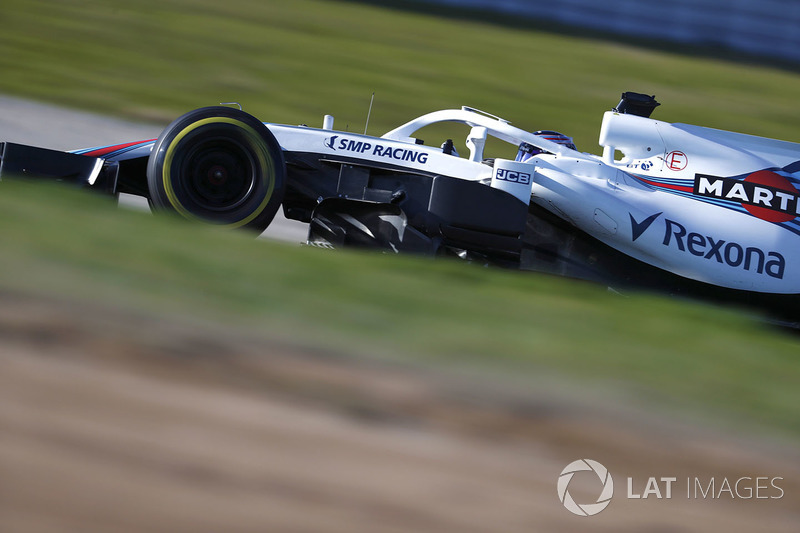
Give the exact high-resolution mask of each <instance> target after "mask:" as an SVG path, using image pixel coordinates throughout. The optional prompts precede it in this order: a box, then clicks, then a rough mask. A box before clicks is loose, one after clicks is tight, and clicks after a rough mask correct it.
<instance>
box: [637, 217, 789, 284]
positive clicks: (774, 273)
mask: <svg viewBox="0 0 800 533" xmlns="http://www.w3.org/2000/svg"><path fill="white" fill-rule="evenodd" d="M628 214H629V215H630V217H631V238H632V240H633V241H636V239H638V238H639V237H641V236H642V234H643V233H644V232H645V231H647V229H648V228H649V227H650V226H651V225H652V224H653V222H655V221H656V220H657V219H658V217H660V216H661V213H656V214H654V215H650V216H649V217H647V218H646V219H644V220H643V221H641V222H639V221H637V220H636V219H635V218H634V217H633V215H632V214H630V213H628ZM661 244H663V245H664V246H667V247H671V248H674V249H677V250H678V251H680V252H683V253H688V254H691V255H693V256H695V257H701V258H703V259H706V260H708V261H716V262H717V263H720V264H723V265H727V266H729V267H731V268H740V269H742V270H746V271H748V272H755V273H756V274H760V275H767V276H770V277H772V278H777V279H783V275H784V273H785V272H786V258H784V257H783V255H781V254H780V253H779V252H775V251H765V250H762V249H761V248H758V247H756V246H743V245H741V244H739V243H736V242H733V241H725V240H724V239H718V238H715V237H713V236H711V235H703V234H702V233H697V232H693V231H689V230H687V229H686V227H685V226H683V225H682V224H680V223H679V222H675V221H674V220H669V219H667V218H665V219H664V239H663V240H662V242H661Z"/></svg>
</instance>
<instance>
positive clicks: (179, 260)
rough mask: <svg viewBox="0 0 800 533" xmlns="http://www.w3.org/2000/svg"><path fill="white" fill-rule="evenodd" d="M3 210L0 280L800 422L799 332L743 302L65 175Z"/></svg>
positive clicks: (316, 341)
mask: <svg viewBox="0 0 800 533" xmlns="http://www.w3.org/2000/svg"><path fill="white" fill-rule="evenodd" d="M0 224H2V226H3V228H4V231H3V232H2V234H0V250H2V252H0V253H2V257H3V265H4V268H3V269H2V271H0V286H2V287H4V289H5V290H6V291H12V292H13V291H25V292H30V293H33V294H39V295H50V296H55V297H61V298H71V299H75V300H76V301H90V302H95V303H102V304H106V305H109V306H112V307H122V308H130V309H134V310H138V311H142V312H146V313H149V314H155V316H159V315H164V316H169V315H183V316H192V317H195V318H196V319H198V320H202V321H210V322H213V323H217V324H227V325H228V326H230V327H234V328H245V329H252V330H254V331H258V333H259V335H262V336H264V338H266V339H271V340H272V341H274V342H277V343H278V344H279V345H288V346H294V347H297V348H301V349H305V350H311V351H314V352H318V351H321V352H323V353H330V354H341V355H347V356H349V357H356V358H366V359H376V358H377V359H382V360H394V361H405V362H408V363H414V364H424V365H427V366H432V367H450V368H460V369H462V370H465V369H471V370H469V371H470V372H476V371H477V372H481V373H484V374H485V375H486V378H487V379H495V378H497V377H498V376H499V377H502V376H505V377H506V378H508V379H512V378H513V380H517V381H519V383H520V384H522V385H525V384H526V383H527V384H528V385H527V386H539V385H544V384H545V383H546V382H547V381H548V380H556V381H555V382H556V383H558V382H563V383H565V384H566V383H577V384H583V385H581V386H582V387H584V386H587V385H588V386H590V387H596V388H597V390H599V391H604V390H605V391H606V392H613V395H618V396H619V398H620V399H622V398H627V399H628V400H630V399H635V401H636V402H637V403H638V402H643V405H647V406H649V407H652V408H653V409H654V410H656V411H658V410H664V411H665V412H669V411H671V410H673V409H676V410H679V411H684V410H686V411H687V412H694V413H695V414H698V415H699V416H700V419H701V420H702V419H703V417H704V416H705V417H707V416H710V415H713V416H717V415H719V414H722V415H724V417H723V418H726V419H727V420H728V422H729V423H743V424H746V425H752V426H753V427H770V428H772V430H776V431H777V432H780V433H787V434H794V435H798V433H800V425H798V421H799V420H800V411H799V410H800V401H798V399H800V398H798V396H799V395H800V391H799V390H798V389H797V387H796V384H797V383H798V381H799V380H800V363H799V362H798V359H797V353H798V351H797V350H798V341H797V338H796V337H794V336H791V335H786V334H784V333H781V332H780V331H778V330H775V329H773V328H769V327H767V326H765V325H764V324H763V323H760V322H758V321H756V320H753V319H752V318H751V317H749V316H748V315H745V314H740V313H736V312H731V311H725V310H721V309H718V308H715V307H712V306H709V305H700V304H696V303H691V302H681V301H671V300H669V299H666V298H660V297H657V296H647V295H633V296H626V297H622V296H619V295H615V294H611V293H608V292H606V291H605V290H604V289H603V288H602V287H597V286H593V285H590V284H586V283H582V282H573V281H570V280H566V279H560V278H552V277H549V276H539V275H534V274H530V273H522V272H508V271H499V270H492V269H485V268H482V267H478V266H473V265H468V264H462V263H460V262H455V261H448V260H435V261H434V260H429V259H420V258H415V257H405V256H394V255H391V256H387V255H380V254H373V253H363V252H352V251H336V252H330V251H325V250H318V249H313V248H298V247H297V246H293V245H287V244H281V243H275V242H270V241H263V240H258V241H253V240H252V238H251V237H250V236H249V235H240V234H238V233H233V234H231V233H226V232H221V231H219V230H217V229H215V228H207V227H199V226H194V225H191V224H188V223H182V222H179V221H173V220H171V219H162V218H161V217H152V216H150V215H148V214H143V213H139V212H132V211H128V210H118V209H116V207H115V206H113V205H112V203H111V202H108V201H107V200H104V199H98V198H95V197H93V196H89V195H86V194H81V193H78V192H77V191H72V190H67V189H62V188H61V187H47V186H32V185H30V184H20V183H14V182H4V183H3V194H2V195H0ZM492 376H494V378H492ZM692 416H694V415H692Z"/></svg>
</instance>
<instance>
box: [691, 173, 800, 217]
mask: <svg viewBox="0 0 800 533" xmlns="http://www.w3.org/2000/svg"><path fill="white" fill-rule="evenodd" d="M694 194H696V195H697V196H703V197H706V198H716V199H720V200H730V201H732V202H737V203H739V204H741V206H742V207H744V208H745V209H746V210H747V212H748V213H750V214H751V215H753V216H754V217H758V218H760V219H762V220H767V221H769V222H776V223H780V222H789V221H790V220H794V219H795V218H796V217H797V216H798V215H800V192H798V190H797V189H796V188H795V187H794V185H792V183H791V182H790V181H789V180H788V179H786V177H784V176H781V175H780V174H777V173H775V172H772V171H771V170H759V171H758V172H753V173H752V174H750V175H749V176H747V177H746V178H744V179H743V180H741V179H737V178H722V177H718V176H709V175H706V174H697V175H695V179H694Z"/></svg>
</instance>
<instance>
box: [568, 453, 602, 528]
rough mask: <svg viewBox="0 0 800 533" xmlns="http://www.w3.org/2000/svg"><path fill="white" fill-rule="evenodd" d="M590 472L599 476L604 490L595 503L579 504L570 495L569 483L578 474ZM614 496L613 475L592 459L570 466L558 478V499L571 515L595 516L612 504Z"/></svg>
mask: <svg viewBox="0 0 800 533" xmlns="http://www.w3.org/2000/svg"><path fill="white" fill-rule="evenodd" d="M584 471H590V472H594V473H595V474H597V477H598V478H600V482H601V483H602V484H603V489H602V491H601V492H600V495H599V496H598V497H597V501H596V502H594V503H577V502H576V501H575V500H574V499H573V498H572V495H571V494H570V493H569V483H570V481H572V477H573V476H574V475H575V474H576V473H577V472H584ZM612 496H614V480H613V479H611V474H610V473H609V472H608V469H607V468H606V467H604V466H603V465H601V464H600V463H598V462H597V461H593V460H591V459H578V460H577V461H573V462H571V463H570V464H568V465H567V466H566V467H565V468H564V470H562V471H561V475H559V476H558V499H559V500H561V503H563V504H564V507H566V508H567V510H568V511H569V512H571V513H574V514H576V515H578V516H594V515H596V514H597V513H599V512H600V511H602V510H603V509H605V508H606V507H608V504H609V503H611V497H612Z"/></svg>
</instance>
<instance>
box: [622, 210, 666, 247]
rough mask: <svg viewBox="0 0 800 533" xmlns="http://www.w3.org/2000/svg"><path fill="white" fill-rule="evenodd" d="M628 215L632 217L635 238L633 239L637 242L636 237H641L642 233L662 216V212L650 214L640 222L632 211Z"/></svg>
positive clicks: (632, 229)
mask: <svg viewBox="0 0 800 533" xmlns="http://www.w3.org/2000/svg"><path fill="white" fill-rule="evenodd" d="M628 215H630V217H631V238H633V240H634V242H635V241H636V239H638V238H639V237H641V236H642V233H644V232H645V231H646V230H647V228H649V227H650V224H652V223H653V222H655V221H656V219H657V218H658V217H660V216H661V213H656V214H655V215H650V216H649V217H647V218H646V219H644V220H642V221H641V222H639V221H637V220H636V219H635V218H633V215H631V214H630V213H628Z"/></svg>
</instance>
